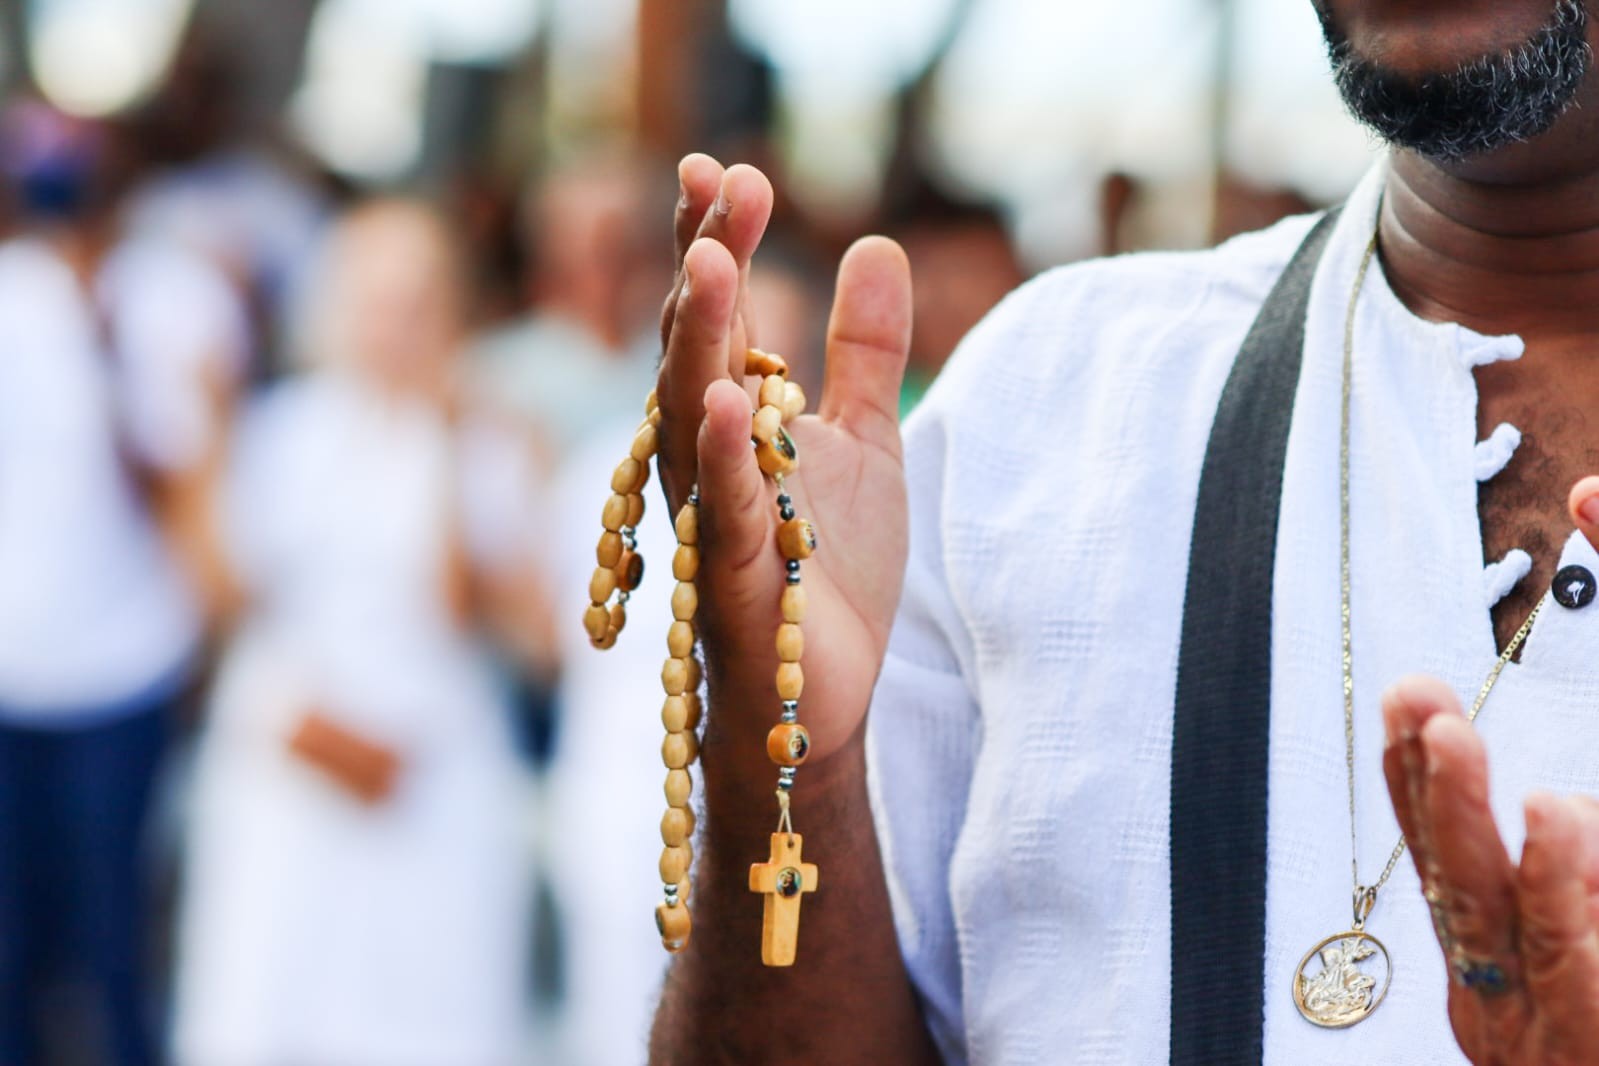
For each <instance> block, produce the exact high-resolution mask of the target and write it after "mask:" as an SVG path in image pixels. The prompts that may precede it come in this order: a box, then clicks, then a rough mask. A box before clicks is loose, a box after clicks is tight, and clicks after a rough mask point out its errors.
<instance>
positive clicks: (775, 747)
mask: <svg viewBox="0 0 1599 1066" xmlns="http://www.w3.org/2000/svg"><path fill="white" fill-rule="evenodd" d="M810 753H811V734H810V733H809V731H807V730H806V728H805V727H804V726H802V725H797V724H795V723H793V722H782V723H779V724H778V725H775V726H773V727H772V731H771V732H770V733H768V734H766V756H767V758H769V759H771V760H772V761H773V762H774V763H776V764H777V765H779V766H798V765H800V764H801V763H803V762H804V761H805V757H806V756H807V755H809V754H810Z"/></svg>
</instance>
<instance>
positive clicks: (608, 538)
mask: <svg viewBox="0 0 1599 1066" xmlns="http://www.w3.org/2000/svg"><path fill="white" fill-rule="evenodd" d="M594 558H595V561H596V562H598V563H599V564H600V565H601V566H604V567H608V568H609V569H612V570H615V569H616V564H617V563H618V562H620V561H621V559H622V534H620V533H612V532H611V531H610V530H606V531H605V532H604V533H601V534H600V543H599V545H598V546H597V547H596V548H595V549H594Z"/></svg>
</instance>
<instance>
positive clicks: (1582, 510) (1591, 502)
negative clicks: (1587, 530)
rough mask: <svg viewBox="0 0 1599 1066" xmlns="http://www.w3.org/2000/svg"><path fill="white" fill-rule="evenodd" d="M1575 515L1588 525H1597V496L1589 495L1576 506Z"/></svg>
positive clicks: (1598, 524) (1598, 519)
mask: <svg viewBox="0 0 1599 1066" xmlns="http://www.w3.org/2000/svg"><path fill="white" fill-rule="evenodd" d="M1577 516H1578V517H1579V518H1581V519H1582V520H1583V521H1584V522H1586V523H1588V524H1589V525H1590V526H1599V496H1589V497H1588V498H1587V499H1586V500H1583V501H1582V505H1581V506H1579V507H1578V508H1577Z"/></svg>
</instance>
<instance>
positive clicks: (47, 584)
mask: <svg viewBox="0 0 1599 1066" xmlns="http://www.w3.org/2000/svg"><path fill="white" fill-rule="evenodd" d="M94 299H95V301H96V303H97V304H98V312H99V314H98V315H97V313H96V308H95V307H94V306H92V305H91V304H90V300H89V297H88V295H87V294H86V293H85V292H84V290H83V287H82V286H81V285H80V284H79V282H78V280H77V279H76V277H74V275H73V274H72V272H71V271H70V269H69V268H68V267H67V265H66V264H65V263H64V262H62V261H61V259H60V258H59V257H58V256H57V255H56V254H55V253H54V252H53V251H51V250H50V248H49V246H48V245H46V244H44V243H42V242H38V241H33V240H26V239H19V240H14V241H11V242H8V243H7V244H5V245H4V246H0V705H4V706H5V707H6V709H7V713H8V714H10V715H12V716H14V717H16V718H18V719H19V720H25V721H26V722H28V723H29V724H31V725H35V726H44V727H49V726H58V725H71V724H76V723H78V722H80V721H81V720H82V716H83V714H84V713H85V711H86V709H88V708H93V707H96V706H98V705H103V704H106V703H110V702H113V701H116V700H120V699H126V698H128V697H130V696H132V695H133V694H134V693H136V692H138V691H139V690H141V689H145V688H148V687H150V686H152V685H156V684H157V683H159V682H160V681H161V680H162V679H163V678H164V677H166V676H168V675H172V674H173V673H175V672H176V671H177V670H178V668H179V667H180V666H181V665H182V663H183V662H184V660H185V659H186V658H187V657H188V656H189V655H190V653H191V649H192V648H193V646H194V644H195V641H196V640H197V638H198V633H199V622H198V618H197V616H196V612H195V608H194V605H193V603H192V602H191V600H190V597H189V595H188V592H187V590H186V588H185V586H184V583H183V582H182V581H181V580H180V578H179V574H178V570H177V567H176V564H175V563H174V561H173V560H172V559H171V558H170V557H169V556H168V554H167V552H166V549H165V547H164V545H163V544H162V543H161V540H160V537H159V536H158V534H157V531H156V529H155V526H154V523H153V521H152V519H151V518H150V516H149V514H148V513H147V511H146V508H145V504H144V501H143V500H142V499H141V498H140V494H139V492H138V489H137V487H136V485H135V483H134V478H133V476H132V473H133V471H132V470H131V469H130V467H133V466H137V467H144V468H153V469H164V470H171V469H176V468H179V467H182V466H185V465H187V464H189V463H192V462H193V461H194V460H195V459H196V458H198V457H199V455H201V454H202V453H203V451H204V449H205V447H206V446H207V445H208V443H210V440H211V436H212V433H213V430H214V427H212V426H211V425H210V424H209V421H208V408H207V403H206V399H207V394H206V390H205V387H204V386H205V380H206V377H207V376H209V375H215V376H216V377H217V378H218V379H219V380H225V379H226V378H227V376H228V375H229V374H231V373H233V372H234V371H236V370H237V369H238V367H239V366H240V365H241V363H242V360H243V357H244V331H243V314H242V311H241V309H240V307H239V304H238V301H237V300H236V299H235V298H234V297H233V295H232V292H231V290H230V289H228V287H227V284H226V282H225V281H223V280H222V278H221V277H220V275H218V274H216V273H215V272H214V271H212V270H211V269H210V268H208V267H207V266H205V265H204V264H203V263H202V262H200V261H199V260H197V259H195V258H194V257H192V256H188V255H185V254H183V253H180V252H178V251H176V250H175V249H172V248H170V247H165V246H163V245H160V244H158V243H156V242H153V241H148V240H146V241H138V242H127V243H124V244H122V245H120V246H118V247H117V248H116V249H115V250H114V251H113V252H112V254H111V255H110V256H109V257H108V258H107V260H106V262H105V263H104V264H103V266H102V268H101V271H100V274H99V276H98V277H97V278H96V280H95V286H94ZM97 317H103V318H104V320H105V321H106V323H107V326H108V330H107V332H109V333H110V335H111V339H112V341H113V342H114V351H112V352H107V351H104V350H102V349H103V344H102V337H101V335H100V333H101V331H100V329H99V326H98V324H97Z"/></svg>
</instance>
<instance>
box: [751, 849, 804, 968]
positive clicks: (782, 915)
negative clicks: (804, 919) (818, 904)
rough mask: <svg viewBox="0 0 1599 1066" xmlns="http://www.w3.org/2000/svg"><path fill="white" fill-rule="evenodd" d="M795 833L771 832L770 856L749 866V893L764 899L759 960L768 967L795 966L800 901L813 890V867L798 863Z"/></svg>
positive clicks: (798, 854) (798, 853) (798, 856)
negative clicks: (755, 893) (764, 897)
mask: <svg viewBox="0 0 1599 1066" xmlns="http://www.w3.org/2000/svg"><path fill="white" fill-rule="evenodd" d="M803 843H804V840H803V838H802V837H801V836H800V835H799V834H798V833H773V834H772V857H771V859H770V860H769V861H767V862H758V863H754V864H753V865H751V866H750V891H751V892H759V893H762V894H763V895H765V896H766V911H765V914H764V916H763V917H762V919H761V961H762V962H763V963H765V964H766V965H768V966H792V965H794V954H795V950H796V949H797V948H798V946H799V920H800V900H802V899H803V898H804V896H805V893H807V892H815V891H816V866H815V864H814V863H808V862H801V861H800V846H801V845H802V844H803Z"/></svg>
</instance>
